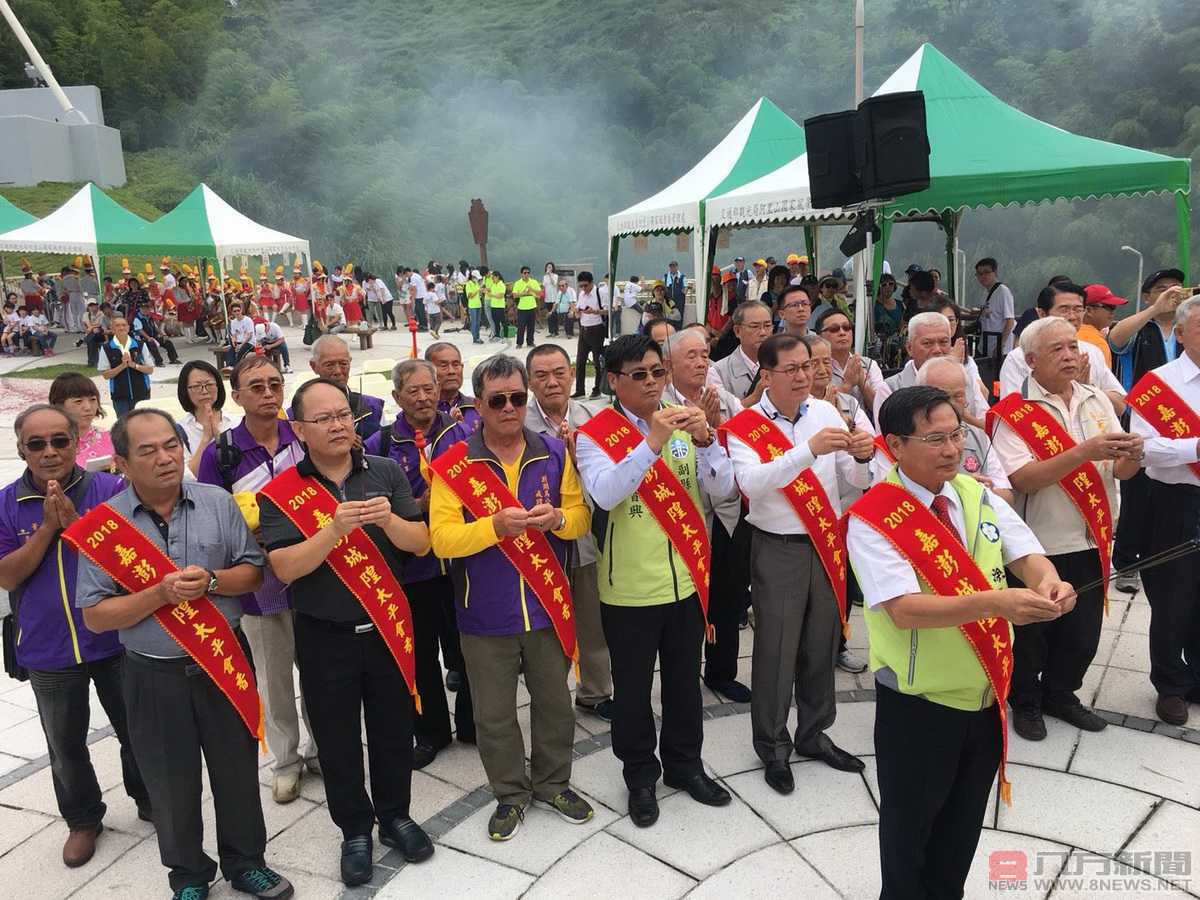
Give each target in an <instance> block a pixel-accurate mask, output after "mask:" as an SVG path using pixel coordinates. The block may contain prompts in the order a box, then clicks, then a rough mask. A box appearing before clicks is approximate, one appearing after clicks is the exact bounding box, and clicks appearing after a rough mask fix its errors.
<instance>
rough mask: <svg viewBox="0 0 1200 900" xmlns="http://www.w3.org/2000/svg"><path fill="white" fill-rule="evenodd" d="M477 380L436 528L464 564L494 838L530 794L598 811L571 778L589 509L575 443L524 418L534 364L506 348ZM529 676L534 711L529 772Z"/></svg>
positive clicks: (441, 491)
mask: <svg viewBox="0 0 1200 900" xmlns="http://www.w3.org/2000/svg"><path fill="white" fill-rule="evenodd" d="M472 386H473V387H474V389H475V397H476V402H477V404H478V406H479V414H480V416H481V418H482V420H483V422H482V424H481V425H480V427H479V428H478V429H477V430H475V431H474V432H473V433H472V434H471V436H470V437H469V438H468V439H467V441H466V442H465V443H458V444H456V445H455V446H454V447H453V448H451V449H450V450H447V451H446V452H443V453H442V454H441V455H440V456H438V457H437V458H436V459H435V460H434V461H433V465H432V468H433V471H434V473H435V475H436V476H437V477H436V478H435V479H434V482H433V487H432V498H431V500H430V509H429V517H430V531H431V533H432V535H433V549H434V552H435V553H437V554H438V555H439V556H442V557H445V558H453V559H458V560H462V562H463V565H464V567H465V569H466V585H467V588H466V592H465V595H464V596H463V598H462V603H461V605H460V606H459V609H458V627H459V631H460V632H461V634H462V650H463V657H464V659H465V660H466V664H467V673H468V675H469V676H470V681H471V687H472V690H473V691H474V695H475V696H474V700H475V732H476V736H477V738H478V741H479V756H480V758H481V759H482V760H483V767H484V769H485V771H486V772H487V776H488V782H489V784H490V785H491V789H492V793H493V795H494V796H495V798H496V803H497V805H496V809H495V811H494V812H493V813H492V816H491V818H490V819H489V821H488V826H487V830H488V837H490V838H491V839H492V840H493V841H507V840H509V839H511V838H512V837H513V835H514V834H515V833H516V831H517V829H518V828H519V827H520V825H521V822H522V821H523V819H524V818H525V809H526V807H527V806H528V805H529V803H530V800H531V799H532V800H533V801H534V802H536V803H538V804H540V805H543V806H546V807H548V808H549V809H550V810H551V811H553V812H555V813H557V814H558V815H559V816H560V817H561V818H563V819H564V820H566V821H567V822H570V823H572V824H581V823H583V822H587V821H588V820H590V819H591V818H592V817H593V815H594V814H595V813H594V811H593V809H592V807H591V805H590V804H589V803H588V802H587V801H586V800H584V799H583V798H582V797H580V796H579V795H578V794H576V793H575V792H574V791H573V790H571V786H570V779H571V745H572V742H573V740H574V736H575V714H574V712H573V711H572V709H571V692H570V690H569V689H568V688H567V671H568V668H569V666H570V662H571V659H572V657H574V656H575V655H576V626H575V624H574V621H575V617H574V610H573V605H572V603H571V600H570V597H569V596H567V590H568V584H567V575H566V573H565V571H564V570H563V566H564V564H565V563H566V560H567V556H568V554H569V551H570V542H571V541H574V540H577V539H578V538H580V537H582V536H583V535H584V534H585V533H586V532H587V530H588V525H589V522H590V519H591V515H590V512H589V510H588V507H587V503H585V502H584V499H583V491H582V489H581V487H580V483H579V476H578V475H577V474H576V472H575V464H574V462H573V461H572V459H571V455H570V454H569V453H568V452H567V448H566V445H565V444H564V443H563V442H562V441H560V440H559V439H558V438H557V437H550V436H548V435H541V434H536V433H534V432H533V431H531V430H530V429H528V428H526V427H525V407H526V404H527V403H528V402H529V383H528V379H527V377H526V374H525V367H524V366H523V365H521V363H519V362H517V361H516V360H514V359H512V358H511V357H508V356H504V355H502V354H498V355H496V356H493V357H490V358H489V359H486V360H484V361H483V362H482V363H480V364H479V365H478V366H476V367H475V371H474V373H473V374H472ZM520 675H523V676H524V680H525V687H526V688H527V689H528V691H529V695H530V698H531V708H532V710H533V718H532V721H531V724H532V734H531V735H530V754H529V760H530V768H529V770H528V771H526V768H525V739H524V736H523V735H522V733H521V726H520V724H519V722H518V720H517V700H516V690H517V679H518V676H520Z"/></svg>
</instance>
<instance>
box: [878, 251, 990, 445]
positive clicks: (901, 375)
mask: <svg viewBox="0 0 1200 900" xmlns="http://www.w3.org/2000/svg"><path fill="white" fill-rule="evenodd" d="M918 274H920V273H918ZM905 347H906V348H907V350H908V362H906V363H905V364H904V368H903V369H901V370H900V371H899V372H897V373H896V374H895V375H893V376H891V377H890V378H887V379H885V380H884V383H883V385H882V387H880V388H879V389H878V390H876V391H875V421H876V422H878V421H879V410H880V408H881V407H882V406H883V401H884V400H886V399H887V398H888V395H889V394H891V393H892V392H893V391H898V390H899V389H900V388H906V387H913V386H914V385H915V384H916V383H917V372H918V371H919V370H920V368H921V366H923V365H925V361H926V360H928V359H933V358H934V357H935V356H948V355H949V354H950V350H951V347H952V343H951V330H950V320H949V319H947V318H946V317H945V316H943V315H942V314H941V313H939V312H922V313H917V314H916V315H915V316H913V317H912V319H910V320H909V323H908V342H907V343H906V344H905ZM966 370H967V380H968V381H969V382H970V385H971V387H970V388H969V389H968V391H967V409H966V410H965V412H964V416H965V417H966V418H965V421H967V422H970V423H971V424H973V425H976V426H978V427H982V425H983V418H984V416H985V415H987V410H988V401H987V395H986V394H984V392H983V385H982V383H981V382H980V380H979V369H978V368H977V367H976V366H975V361H974V360H972V359H968V361H967V363H966Z"/></svg>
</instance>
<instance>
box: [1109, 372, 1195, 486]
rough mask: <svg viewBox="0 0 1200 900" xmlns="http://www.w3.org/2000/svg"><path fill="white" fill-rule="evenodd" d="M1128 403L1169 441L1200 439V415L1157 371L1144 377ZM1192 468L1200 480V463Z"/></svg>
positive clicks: (1129, 397) (1130, 395) (1189, 465)
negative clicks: (1156, 373)
mask: <svg viewBox="0 0 1200 900" xmlns="http://www.w3.org/2000/svg"><path fill="white" fill-rule="evenodd" d="M1125 402H1126V403H1128V404H1129V405H1130V406H1132V407H1133V408H1134V409H1136V410H1137V411H1138V415H1140V416H1141V417H1142V418H1143V419H1145V420H1146V421H1147V422H1149V423H1150V424H1151V425H1153V426H1154V430H1155V431H1157V432H1158V433H1159V434H1161V435H1162V436H1163V437H1165V438H1171V439H1172V440H1174V439H1178V438H1200V416H1198V415H1196V412H1195V410H1193V409H1192V408H1191V407H1190V406H1188V405H1187V404H1186V403H1185V402H1184V401H1183V398H1182V397H1180V396H1179V395H1178V394H1177V393H1175V392H1174V391H1173V390H1171V389H1170V388H1169V387H1167V384H1166V382H1165V381H1163V380H1162V379H1161V378H1159V377H1158V376H1157V375H1155V374H1154V373H1153V372H1147V373H1146V374H1145V375H1143V376H1142V377H1141V379H1140V380H1139V381H1138V383H1137V384H1135V385H1134V386H1133V390H1131V391H1130V392H1129V394H1128V395H1127V396H1126V397H1125ZM1188 468H1189V469H1191V470H1192V472H1194V473H1195V475H1196V477H1197V478H1200V463H1188Z"/></svg>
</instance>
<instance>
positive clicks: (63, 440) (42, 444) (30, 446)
mask: <svg viewBox="0 0 1200 900" xmlns="http://www.w3.org/2000/svg"><path fill="white" fill-rule="evenodd" d="M47 444H49V445H50V446H51V447H53V448H54V449H55V450H66V449H67V448H68V447H70V446H71V439H70V438H69V437H67V436H66V435H65V434H56V435H54V437H52V438H50V440H46V439H45V438H41V437H35V438H30V439H29V440H27V441H26V442H25V449H26V450H28V451H29V452H30V453H41V452H42V451H43V450H45V449H46V445H47Z"/></svg>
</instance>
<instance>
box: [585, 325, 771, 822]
mask: <svg viewBox="0 0 1200 900" xmlns="http://www.w3.org/2000/svg"><path fill="white" fill-rule="evenodd" d="M758 306H762V304H758ZM764 308H765V307H764ZM739 309H741V307H739ZM755 311H756V312H757V311H758V310H757V309H755ZM766 321H767V323H768V324H769V323H770V313H769V312H768V313H767V318H766ZM605 366H606V372H607V377H608V384H609V386H610V387H611V388H612V390H613V392H614V394H615V395H616V399H615V401H614V403H613V406H612V407H611V408H609V409H607V410H602V411H601V412H600V413H597V414H596V416H594V417H593V418H592V419H591V420H590V421H589V422H588V423H587V425H585V426H584V428H583V429H581V431H580V433H579V435H578V437H577V438H576V444H575V448H576V450H575V452H576V456H577V458H578V461H579V471H580V474H581V475H582V477H583V483H584V487H585V488H586V490H587V492H588V496H590V497H591V498H592V500H593V501H594V502H595V504H596V506H597V507H598V508H599V509H598V511H597V513H596V522H595V523H594V525H593V532H594V533H595V534H596V535H597V538H598V539H599V541H600V560H599V563H600V565H599V570H600V579H599V583H600V603H601V606H600V615H601V621H602V622H603V623H604V635H605V637H606V638H607V640H608V648H609V654H610V656H611V658H612V673H613V688H614V696H613V701H614V710H613V730H612V736H613V753H615V754H616V756H617V758H618V759H620V760H621V762H622V763H623V765H624V775H625V784H626V787H628V789H629V813H630V816H631V818H632V819H633V822H634V824H635V825H637V826H639V827H642V828H647V827H649V826H651V825H653V824H654V823H655V822H656V821H657V820H658V800H657V798H656V797H655V785H656V784H657V782H658V779H659V776H660V775H662V776H663V781H664V783H665V784H666V785H667V786H668V787H677V788H681V789H683V790H685V791H687V792H688V794H689V795H691V797H692V798H693V799H694V800H696V801H697V802H699V803H703V804H706V805H709V806H724V805H725V804H727V803H729V800H730V797H729V793H728V792H727V791H726V790H725V789H724V788H723V787H721V786H720V785H719V784H717V783H716V782H715V781H713V780H712V779H711V778H709V777H708V775H706V774H705V772H704V764H703V763H702V761H701V759H700V751H701V747H702V745H703V742H704V729H703V723H702V715H701V702H702V701H701V695H700V643H701V641H702V640H703V639H704V636H705V631H706V624H707V623H706V614H707V609H706V607H707V602H706V601H707V597H708V580H707V576H708V574H709V567H710V566H711V562H712V561H711V554H710V552H709V548H708V541H707V539H706V537H703V536H701V535H700V534H698V533H697V532H700V531H702V530H703V529H704V518H703V514H702V513H701V511H700V510H701V507H702V501H701V498H700V492H701V491H707V492H708V493H709V494H711V495H712V496H713V497H727V496H729V495H730V494H732V493H733V492H734V491H735V490H736V487H735V485H734V481H733V469H732V467H731V466H730V464H729V457H727V456H726V455H725V451H724V450H723V449H722V448H721V445H720V444H719V443H718V442H717V440H716V431H714V430H713V428H712V427H711V426H710V425H709V423H708V422H707V420H706V419H705V413H704V410H703V409H700V408H699V407H694V406H664V405H663V403H662V395H663V390H664V388H665V387H666V385H667V370H666V368H665V367H664V366H663V361H662V352H661V350H660V349H659V347H658V344H656V343H654V341H652V340H651V339H650V338H648V337H646V336H644V335H626V336H625V337H621V338H618V339H617V340H615V341H613V343H612V344H610V345H609V347H608V350H607V352H606V354H605ZM625 450H628V451H629V452H628V453H627V454H626V455H623V456H622V455H621V453H623V452H624V451H625ZM617 458H619V460H620V461H619V462H618V461H616V460H617ZM647 472H652V473H653V478H652V480H653V481H654V482H655V484H654V485H653V486H651V485H649V484H648V483H645V482H644V479H645V476H646V473H647ZM652 504H654V505H653V507H652ZM655 511H661V513H662V516H663V519H662V521H665V522H669V523H670V525H664V524H660V519H659V518H658V517H657V516H656V515H654V514H652V512H655ZM691 522H695V523H696V524H695V525H692V524H688V523H691ZM683 524H688V528H687V529H686V530H684V529H683V527H682V525H683ZM693 573H694V574H693ZM702 579H703V580H702ZM698 580H700V581H701V583H700V584H697V581H698ZM656 661H661V669H662V672H661V682H662V710H663V717H662V735H661V738H660V739H659V740H658V741H657V743H658V745H659V750H660V753H661V757H662V762H661V764H660V762H659V758H658V757H657V756H656V755H655V744H656V740H655V737H656V736H655V727H654V713H653V710H652V708H651V704H650V693H651V685H652V682H653V674H654V668H655V663H656Z"/></svg>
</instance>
